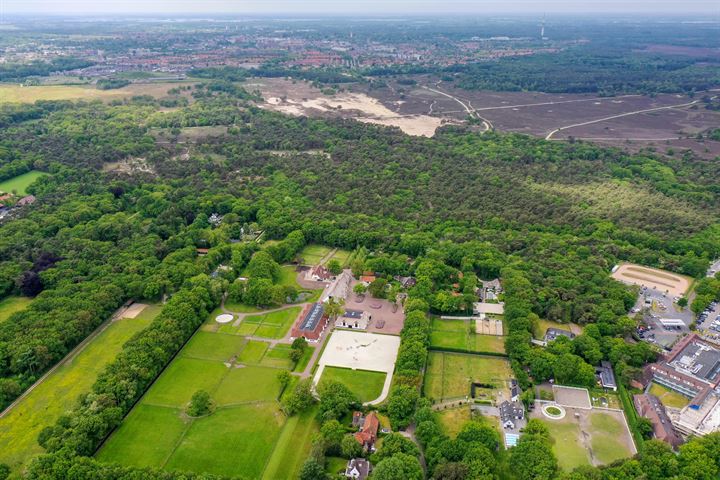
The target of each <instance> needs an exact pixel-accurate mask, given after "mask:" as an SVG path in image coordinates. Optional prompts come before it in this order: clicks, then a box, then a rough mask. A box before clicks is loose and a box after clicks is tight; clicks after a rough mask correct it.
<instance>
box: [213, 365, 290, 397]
mask: <svg viewBox="0 0 720 480" xmlns="http://www.w3.org/2000/svg"><path fill="white" fill-rule="evenodd" d="M278 372H279V370H278V369H275V368H268V367H258V366H243V367H240V368H232V369H231V370H230V372H229V373H228V374H227V376H226V377H225V378H224V380H223V381H222V383H221V384H220V386H219V387H218V388H217V390H216V391H215V393H214V394H213V399H214V400H215V402H216V404H217V405H218V406H227V405H237V404H240V403H247V402H257V401H262V402H270V401H273V400H275V399H277V397H278V395H279V394H280V383H279V382H278V380H277V373H278Z"/></svg>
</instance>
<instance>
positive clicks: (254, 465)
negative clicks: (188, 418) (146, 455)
mask: <svg viewBox="0 0 720 480" xmlns="http://www.w3.org/2000/svg"><path fill="white" fill-rule="evenodd" d="M283 422H284V417H283V415H282V413H281V412H280V411H279V409H278V408H277V405H276V404H274V403H261V404H252V405H242V406H238V407H229V408H221V409H218V410H216V411H215V412H214V413H213V414H212V415H210V416H208V417H204V418H200V419H197V420H194V421H193V422H192V424H191V425H190V428H189V429H188V430H187V432H186V433H185V436H184V437H183V439H182V441H181V442H180V444H179V445H178V446H177V448H176V449H175V450H174V451H173V452H172V454H171V455H170V458H168V460H167V462H166V463H165V464H164V465H163V467H164V468H165V469H167V470H186V471H187V470H189V471H195V472H207V473H214V474H216V475H225V476H228V477H229V476H235V475H239V476H241V477H244V478H259V477H260V476H261V475H262V472H263V470H264V469H265V465H266V463H267V461H268V459H269V458H270V455H271V453H272V450H273V448H274V447H275V443H276V442H277V439H278V437H279V436H280V430H281V428H282V424H283Z"/></svg>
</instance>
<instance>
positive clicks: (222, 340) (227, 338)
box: [180, 331, 246, 362]
mask: <svg viewBox="0 0 720 480" xmlns="http://www.w3.org/2000/svg"><path fill="white" fill-rule="evenodd" d="M245 343H246V340H245V339H244V338H243V337H239V336H237V335H223V334H218V333H209V332H202V331H200V332H197V333H196V334H195V335H193V337H192V339H190V341H189V342H188V344H187V345H185V348H183V350H182V352H181V353H180V355H182V356H183V357H188V358H199V359H204V360H218V361H220V362H227V361H229V360H230V359H231V358H232V357H233V356H235V355H237V354H238V353H239V352H240V351H241V350H242V348H243V346H244V345H245Z"/></svg>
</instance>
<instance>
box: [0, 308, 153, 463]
mask: <svg viewBox="0 0 720 480" xmlns="http://www.w3.org/2000/svg"><path fill="white" fill-rule="evenodd" d="M160 310H161V308H160V307H159V306H152V305H151V306H149V307H147V308H145V310H143V311H142V312H141V313H140V314H139V315H138V316H137V317H135V318H132V319H131V318H125V319H122V320H117V321H114V322H112V323H110V324H109V326H108V327H107V328H105V329H104V330H102V332H101V333H100V334H99V335H98V336H97V337H95V338H94V339H92V340H91V341H90V342H89V343H88V344H87V345H86V346H85V348H83V349H82V350H81V351H80V352H79V353H77V354H75V355H74V356H72V357H71V358H70V359H69V360H67V361H65V362H64V363H61V364H60V366H59V367H58V368H57V369H56V370H55V371H53V372H52V373H51V374H50V375H49V376H48V377H47V378H46V379H45V380H44V381H42V383H40V384H39V385H38V386H37V387H36V388H35V389H33V390H31V391H30V393H28V395H27V396H25V397H24V398H22V399H21V400H20V401H19V403H18V404H17V405H16V406H15V407H13V408H12V409H11V410H9V411H8V413H7V414H6V415H5V416H4V417H2V418H0V463H7V464H8V465H10V467H11V468H12V469H13V470H17V469H18V468H20V467H21V466H22V464H23V463H25V462H26V461H27V460H28V459H29V458H30V457H32V456H34V455H37V454H40V453H42V452H43V449H42V448H41V447H40V445H38V443H37V436H38V434H39V433H40V431H41V430H42V429H43V428H45V427H46V426H50V425H53V424H54V423H55V422H56V421H57V419H58V418H59V417H60V415H62V414H63V413H64V412H65V411H66V410H68V409H70V407H72V406H73V405H74V404H75V402H76V401H77V397H78V396H79V395H80V394H82V393H85V392H87V391H89V390H90V387H91V386H92V384H93V383H95V379H96V378H97V376H98V374H99V373H100V372H101V371H102V370H103V369H104V368H105V366H106V365H107V364H108V363H110V362H112V361H113V360H114V359H115V356H116V355H117V354H118V353H119V352H120V350H121V349H122V346H123V344H125V342H127V341H128V340H129V339H130V338H131V337H132V336H133V335H135V334H136V333H137V332H139V331H140V330H142V329H144V328H145V327H147V326H148V325H149V324H150V322H151V321H152V320H153V319H154V318H155V317H156V316H157V315H158V314H159V313H160Z"/></svg>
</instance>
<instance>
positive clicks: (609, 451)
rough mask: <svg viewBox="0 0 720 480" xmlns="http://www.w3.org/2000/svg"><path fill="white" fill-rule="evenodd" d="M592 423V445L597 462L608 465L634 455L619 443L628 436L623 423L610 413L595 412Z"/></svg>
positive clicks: (591, 419)
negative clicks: (620, 439)
mask: <svg viewBox="0 0 720 480" xmlns="http://www.w3.org/2000/svg"><path fill="white" fill-rule="evenodd" d="M590 423H591V425H592V429H593V431H592V439H591V440H590V445H591V446H592V451H593V456H594V457H595V459H596V460H597V461H599V462H601V463H602V464H604V465H607V464H609V463H612V462H614V461H615V460H619V459H621V458H626V457H629V456H631V455H632V452H630V451H629V450H628V448H627V447H626V446H625V444H624V443H623V442H619V441H618V439H619V438H622V437H624V436H626V435H627V433H626V429H625V425H624V424H623V422H622V421H620V420H619V419H618V418H616V417H614V416H612V415H610V414H608V413H603V412H596V411H593V414H592V416H591V417H590Z"/></svg>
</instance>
